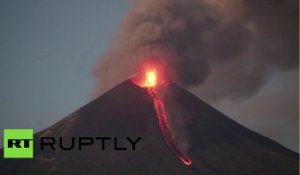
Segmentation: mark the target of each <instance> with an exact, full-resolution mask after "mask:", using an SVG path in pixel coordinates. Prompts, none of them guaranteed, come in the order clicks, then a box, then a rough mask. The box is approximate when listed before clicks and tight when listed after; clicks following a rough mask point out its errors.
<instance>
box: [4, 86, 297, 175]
mask: <svg viewBox="0 0 300 175" xmlns="http://www.w3.org/2000/svg"><path fill="white" fill-rule="evenodd" d="M164 101H165V102H166V104H167V105H166V106H167V109H168V113H169V114H170V118H171V119H170V120H171V121H172V124H173V125H172V126H173V127H174V126H177V125H178V126H179V128H181V129H176V128H177V127H175V133H176V136H177V135H184V137H183V138H184V139H183V141H182V138H181V139H179V140H177V142H178V143H179V144H180V145H182V143H181V142H184V143H188V149H187V154H188V155H189V157H190V158H191V159H192V161H193V164H192V165H191V166H186V165H184V164H182V163H181V162H180V161H179V160H178V159H177V157H175V155H174V154H173V153H172V151H171V150H169V148H168V147H167V146H166V144H165V141H164V138H163V136H162V134H161V132H160V129H159V126H158V123H157V118H156V112H155V110H154V107H153V101H152V99H151V97H150V96H149V94H148V93H147V91H146V89H142V88H140V87H138V86H136V85H134V84H133V83H131V81H130V80H128V81H125V82H123V83H121V84H120V85H118V86H116V87H115V88H113V89H112V90H110V91H108V92H107V93H105V94H104V95H102V96H101V97H99V98H97V99H96V100H94V101H92V102H90V103H89V104H87V105H85V106H84V107H82V108H80V109H78V110H77V111H75V112H74V113H72V114H70V115H69V116H67V117H66V118H64V119H63V120H61V121H59V122H58V123H56V124H55V125H53V126H51V127H49V128H47V129H45V130H43V131H41V132H39V133H37V134H35V136H34V139H35V145H34V148H35V155H34V159H3V158H1V159H0V174H3V175H10V174H11V175H14V174H20V175H26V174H30V175H31V174H38V175H39V174H41V175H44V174H61V175H67V174H70V175H77V174H78V175H81V174H87V175H93V174H97V175H99V174H101V175H110V174H112V175H125V174H130V175H133V174H137V175H144V174H149V175H150V174H151V175H152V174H156V175H160V174H161V175H169V174H170V175H176V174H178V175H179V174H181V175H182V174H205V175H210V174H212V175H247V174H249V175H253V174H255V175H276V174H278V175H297V174H298V172H299V168H298V167H299V159H298V157H299V155H298V154H297V153H295V152H293V151H290V150H288V149H287V148H285V147H283V146H281V145H279V144H278V143H276V142H274V141H272V140H270V139H268V138H266V137H264V136H262V135H260V134H258V133H255V132H253V131H251V130H249V129H247V128H245V127H243V126H241V125H240V124H238V123H236V122H235V121H233V120H231V119H230V118H228V117H226V116H225V115H224V114H222V113H220V112H218V111H217V110H216V109H214V108H213V107H211V106H209V105H208V104H206V103H205V102H203V101H202V100H200V99H199V98H197V97H195V96H194V95H192V94H191V93H189V92H188V91H186V90H184V89H182V88H181V87H179V86H177V85H176V84H172V83H170V84H169V85H168V86H167V87H166V89H165V95H164ZM177 119H178V120H177ZM178 121H180V122H178ZM182 123H184V125H182ZM42 136H43V137H55V138H57V139H58V138H59V137H62V138H63V140H64V141H65V142H66V143H65V142H64V145H68V144H71V143H70V142H71V138H72V137H83V136H89V137H101V136H110V137H117V138H118V145H119V146H124V147H128V148H131V145H130V144H129V142H128V141H126V139H125V138H126V137H128V136H129V137H131V138H137V137H142V139H141V140H140V142H139V143H138V144H137V145H136V150H134V151H133V150H131V149H129V150H127V151H116V150H114V149H113V148H114V144H113V141H109V142H107V144H106V149H105V150H104V151H103V150H101V142H95V143H94V144H93V145H91V146H85V147H83V150H81V151H78V150H77V149H76V150H72V151H64V150H60V149H59V148H58V146H59V145H58V144H57V145H56V146H55V147H56V149H57V150H56V151H52V150H51V149H48V150H46V151H45V150H44V151H41V150H40V145H39V139H40V137H42ZM1 152H3V150H1Z"/></svg>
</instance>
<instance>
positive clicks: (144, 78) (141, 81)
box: [133, 65, 192, 165]
mask: <svg viewBox="0 0 300 175" xmlns="http://www.w3.org/2000/svg"><path fill="white" fill-rule="evenodd" d="M161 74H162V72H160V70H159V69H158V67H157V66H153V65H146V66H144V67H143V69H142V74H141V75H140V76H138V77H137V78H135V79H133V83H134V84H136V85H138V86H140V87H141V88H147V91H148V93H149V95H150V96H151V97H152V99H153V103H154V108H155V111H156V115H157V119H158V124H159V128H160V130H161V132H162V134H163V136H164V139H165V142H166V144H167V146H168V147H169V149H171V150H172V152H173V153H174V154H175V155H176V157H178V159H180V161H181V162H183V163H184V164H185V165H191V164H192V161H191V159H190V158H189V157H188V156H187V155H185V154H184V153H183V152H182V151H181V150H180V149H179V148H178V146H177V144H176V140H175V136H174V134H173V132H172V129H171V126H170V123H169V120H168V114H167V111H166V108H165V103H164V101H163V99H162V98H161V97H160V96H159V94H158V89H159V88H162V87H163V86H165V85H166V84H167V81H166V80H165V79H164V78H163V76H162V75H161Z"/></svg>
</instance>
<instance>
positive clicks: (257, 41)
mask: <svg viewBox="0 0 300 175" xmlns="http://www.w3.org/2000/svg"><path fill="white" fill-rule="evenodd" d="M298 21H299V20H298V1H297V0H256V1H254V0H219V1H217V0H136V1H133V2H132V7H131V8H130V10H129V12H128V13H127V14H126V16H125V18H124V20H123V23H122V24H121V26H120V31H119V33H118V35H117V37H116V38H115V40H114V44H113V45H112V47H111V48H110V49H109V50H108V51H107V52H106V53H105V54H104V55H103V56H102V57H101V59H100V61H99V63H98V64H97V66H96V67H95V70H94V72H95V75H96V76H97V77H98V80H99V81H98V87H97V92H96V95H99V94H101V93H103V92H105V91H107V90H109V89H110V88H112V87H113V86H115V85H116V84H117V83H119V82H120V81H122V80H124V79H127V78H128V77H129V76H131V75H132V74H134V73H135V69H136V67H137V65H138V64H140V63H141V62H143V60H144V59H149V58H150V59H158V60H163V62H165V63H166V64H167V65H168V69H167V72H168V76H169V78H170V79H171V80H172V81H175V82H177V83H179V84H181V85H182V86H184V87H186V88H195V87H199V86H200V85H201V84H203V88H202V86H200V88H201V90H202V91H201V92H202V94H203V96H206V99H209V100H219V99H221V98H225V97H228V98H243V97H248V96H251V95H253V94H255V93H256V92H257V91H258V90H259V89H260V88H261V87H262V86H263V85H264V84H265V83H266V81H267V79H268V77H269V76H270V75H271V74H272V73H274V72H276V71H286V70H290V69H296V68H298V30H299V29H298Z"/></svg>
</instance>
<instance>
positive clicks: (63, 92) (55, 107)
mask: <svg viewBox="0 0 300 175" xmlns="http://www.w3.org/2000/svg"><path fill="white" fill-rule="evenodd" d="M127 3H128V2H127V1H120V0H101V1H100V0H98V1H96V0H89V1H83V0H63V1H62V0H51V1H50V0H48V1H46V0H42V1H40V0H26V1H22V0H2V1H1V2H0V38H1V39H0V82H1V83H0V85H1V86H0V99H1V100H0V106H1V110H0V117H1V119H0V129H1V130H2V129H3V128H34V129H35V130H36V131H38V130H41V129H43V128H46V127H48V126H50V125H52V124H53V123H55V122H57V121H58V120H60V119H62V118H63V117H65V116H66V115H67V114H69V113H71V112H73V111H74V110H76V109H77V108H79V107H81V106H82V105H84V104H86V103H87V102H88V101H89V99H90V94H91V92H92V91H93V89H94V87H95V79H94V78H93V76H92V73H91V72H92V68H93V65H94V64H95V63H96V62H97V60H98V58H99V57H100V55H101V54H102V53H103V52H104V51H105V49H107V48H108V47H109V46H110V43H111V40H112V39H113V36H114V34H115V33H116V31H117V28H118V25H119V23H120V21H121V18H122V16H123V14H124V13H125V12H126V10H127V8H128V4H127ZM195 92H196V91H195ZM199 96H200V97H201V94H199ZM297 99H298V72H297V71H290V72H285V73H282V74H275V75H273V77H272V79H271V81H270V82H269V83H268V84H267V85H266V86H265V87H264V88H263V89H261V90H260V92H259V93H258V94H257V95H256V96H254V97H252V98H250V99H248V100H244V101H241V102H235V103H234V102H230V101H222V102H219V103H217V104H213V105H214V106H215V107H216V108H217V109H219V110H221V111H222V112H224V113H225V114H227V115H229V116H230V117H232V118H234V119H235V120H237V121H238V122H240V123H242V124H244V125H245V126H247V127H250V128H251V129H254V130H255V131H258V132H260V133H262V134H264V135H266V136H268V137H271V138H273V139H275V140H276V141H278V142H280V143H281V144H284V145H285V146H287V147H289V148H291V149H293V150H296V149H297V148H298V139H297V138H298V134H297V133H298V128H297V126H298V122H297V121H298V115H297V113H298V102H297ZM285 104H292V105H285ZM262 106H265V107H262ZM274 110H276V111H275V112H274ZM274 114H276V115H274ZM282 115H287V117H282ZM266 128H267V129H266ZM1 137H2V136H1ZM1 142H2V139H1Z"/></svg>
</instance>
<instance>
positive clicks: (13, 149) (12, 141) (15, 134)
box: [4, 129, 33, 158]
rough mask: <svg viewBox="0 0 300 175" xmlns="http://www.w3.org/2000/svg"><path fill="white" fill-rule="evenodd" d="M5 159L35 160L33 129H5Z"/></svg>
mask: <svg viewBox="0 0 300 175" xmlns="http://www.w3.org/2000/svg"><path fill="white" fill-rule="evenodd" d="M4 158H33V129H4Z"/></svg>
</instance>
